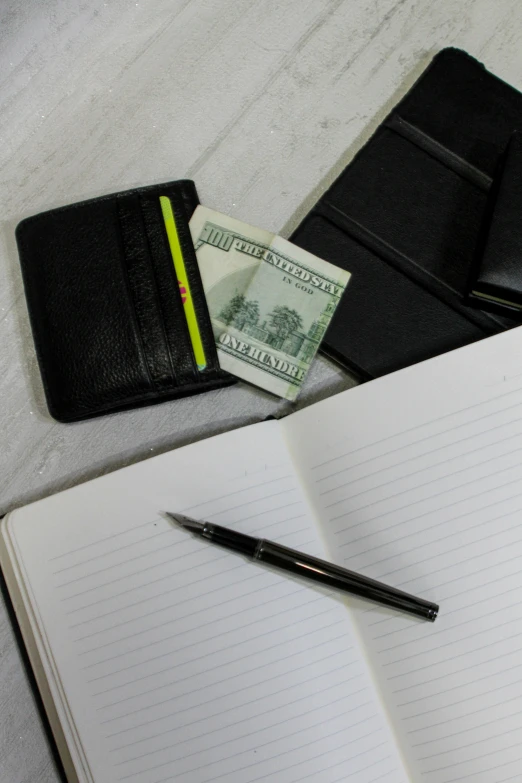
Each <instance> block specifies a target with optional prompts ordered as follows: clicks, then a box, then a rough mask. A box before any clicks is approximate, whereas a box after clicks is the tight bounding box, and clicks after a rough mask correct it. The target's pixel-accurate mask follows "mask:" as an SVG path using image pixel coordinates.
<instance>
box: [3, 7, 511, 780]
mask: <svg viewBox="0 0 522 783" xmlns="http://www.w3.org/2000/svg"><path fill="white" fill-rule="evenodd" d="M521 33H522V5H521V4H520V2H519V0H496V2H495V3H492V2H491V0H439V1H438V2H437V3H434V2H432V1H431V0H285V1H284V2H281V0H263V2H262V3H260V2H256V0H141V2H132V1H130V0H108V2H105V3H104V2H101V1H100V0H40V2H25V3H20V2H19V1H18V0H2V2H1V3H0V204H1V212H0V220H1V226H0V513H3V512H5V511H7V510H9V509H10V508H13V507H15V506H18V505H21V504H23V503H25V502H27V501H28V500H32V499H34V498H37V497H41V496H43V495H45V494H48V493H50V492H52V491H55V490H57V489H60V488H63V487H65V486H68V485H70V484H72V483H76V482H78V481H80V480H83V479H85V478H89V477H91V476H95V475H98V474H100V473H102V472H104V471H107V470H110V469H112V468H114V467H118V466H120V465H123V464H127V463H129V462H133V461H136V460H138V459H141V458H143V457H146V456H147V455H149V454H151V453H157V452H158V451H163V450H166V449H169V448H172V447H173V446H178V445H181V444H183V443H187V442H189V441H191V440H194V439H196V438H200V437H203V436H205V435H209V434H214V433H216V432H220V431H223V430H226V429H229V428H231V427H236V426H239V425H242V424H246V423H248V422H251V421H255V420H257V419H260V418H263V417H264V416H266V415H267V414H269V413H274V412H276V411H280V410H284V409H289V406H288V405H286V404H282V403H279V402H277V401H276V400H274V398H272V397H270V396H269V395H267V394H264V393H263V392H261V391H256V390H254V389H252V388H248V387H246V386H243V385H238V386H237V387H235V388H234V389H225V390H221V391H218V392H213V393H210V394H207V395H203V396H201V397H195V398H190V399H187V400H179V401H176V402H172V403H166V404H164V405H160V406H157V407H152V408H148V409H141V410H138V411H132V412H128V413H122V414H117V415H113V416H109V417H105V418H103V419H99V420H97V421H91V422H86V423H80V424H75V425H62V424H57V423H56V422H53V421H52V420H51V419H50V417H49V415H48V414H47V412H46V408H45V403H44V400H43V393H42V388H41V382H40V379H39V375H38V370H37V367H36V363H35V356H34V350H33V346H32V340H31V335H30V329H29V324H28V319H27V312H26V309H25V304H24V298H23V291H22V283H21V277H20V272H19V268H18V258H17V253H16V247H15V243H14V236H13V231H14V227H15V225H16V223H17V222H18V221H19V220H20V219H21V218H22V217H25V216H26V215H28V214H31V213H33V212H37V211H40V210H42V209H48V208H51V207H53V206H58V205H60V204H65V203H70V202H72V201H75V200H78V199H82V198H89V197H92V196H95V195H99V194H101V193H109V192H111V191H114V190H119V189H122V188H126V187H132V186H134V185H139V184H152V183H154V182H160V181H163V180H169V179H175V178H177V177H186V176H189V177H193V178H194V179H195V181H196V184H197V187H198V190H199V193H200V198H201V200H202V201H203V202H204V203H206V204H208V205H209V206H211V207H214V208H215V209H218V210H221V211H224V212H229V213H230V214H231V215H234V216H236V217H238V218H241V219H244V220H247V221H249V222H252V223H256V224H258V225H260V226H263V227H265V228H268V229H273V230H277V231H281V232H282V233H283V235H288V234H289V233H290V231H291V229H292V228H293V227H294V226H295V225H297V223H298V221H299V219H300V218H301V217H302V216H303V215H304V214H305V213H306V211H307V210H308V209H309V208H310V206H311V205H312V204H313V203H314V201H315V200H316V199H317V198H318V196H319V195H320V193H321V192H322V191H323V190H324V189H325V188H326V187H327V186H328V184H329V183H330V182H331V181H332V180H333V179H334V178H335V176H336V175H337V174H338V173H339V172H340V171H341V169H342V168H343V167H344V165H346V163H347V162H348V161H349V160H350V158H351V157H352V156H353V154H354V153H355V151H356V150H357V149H359V148H360V146H361V145H362V144H363V143H364V141H365V140H366V139H367V138H368V136H369V134H370V133H371V132H372V131H373V130H374V129H375V127H376V125H377V124H378V122H379V121H380V119H382V117H383V116H384V114H385V113H386V112H387V111H388V110H389V109H390V108H391V106H392V105H393V104H394V103H395V102H396V101H397V100H398V99H399V97H400V96H401V95H402V94H404V92H405V91H406V90H407V89H408V87H409V86H411V84H412V83H413V81H414V80H415V78H416V77H417V76H418V75H419V73H420V72H421V71H422V69H423V68H424V67H425V65H426V64H427V62H428V61H429V59H430V58H431V57H432V56H433V54H435V53H436V52H437V51H438V50H439V49H441V48H442V47H444V46H448V45H457V46H459V47H461V48H464V49H466V50H467V51H469V52H470V53H471V54H473V55H474V56H476V57H478V58H479V59H481V60H483V61H484V62H485V64H486V65H487V66H488V67H489V68H490V69H492V70H493V71H494V72H496V73H497V74H498V75H499V76H501V77H502V78H504V79H506V80H507V81H509V82H511V83H512V84H514V85H515V86H517V87H519V88H522V75H521V74H522V49H521V47H520V36H521ZM351 383H352V381H351V379H350V378H349V377H348V375H347V374H346V373H344V372H342V371H341V370H339V369H337V368H335V367H334V366H333V365H332V364H330V363H328V362H327V361H326V360H324V359H319V360H318V361H317V362H316V363H315V364H314V367H313V369H312V372H311V374H310V377H309V379H308V382H307V385H306V389H305V391H304V393H303V395H302V398H301V401H300V405H303V404H308V403H310V402H312V401H314V400H316V399H319V398H321V397H322V396H325V395H327V394H331V393H333V392H335V391H339V390H341V389H343V388H346V387H347V386H349V385H350V384H351ZM57 780H58V776H57V772H56V770H55V768H54V765H53V762H52V760H51V757H50V753H49V749H48V747H47V744H46V740H45V735H44V733H43V730H42V727H41V725H40V723H39V720H38V717H37V712H36V709H35V705H34V702H33V699H32V696H31V692H30V689H29V687H28V684H27V682H26V678H25V675H24V672H23V668H22V666H21V662H20V659H19V654H18V651H17V649H16V646H15V644H14V638H13V633H12V629H11V626H10V623H9V620H8V618H7V615H6V613H5V608H4V606H3V604H0V783H32V782H33V781H35V783H36V782H37V783H56V781H57Z"/></svg>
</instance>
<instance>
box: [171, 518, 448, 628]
mask: <svg viewBox="0 0 522 783" xmlns="http://www.w3.org/2000/svg"><path fill="white" fill-rule="evenodd" d="M166 513H167V516H169V517H170V518H171V519H173V520H174V522H176V523H177V524H178V525H180V526H181V527H183V528H185V529H186V530H190V532H191V533H194V534H195V535H197V536H201V538H206V539H207V540H208V541H211V542H212V543H213V544H218V545H219V546H222V547H225V549H231V550H233V551H234V552H239V553H240V554H242V555H245V556H246V557H248V558H250V559H251V560H259V561H261V562H263V563H267V564H268V565H271V566H275V567H276V568H281V569H282V570H283V571H289V572H290V573H292V574H295V575H296V576H301V577H303V578H305V579H310V580H312V581H313V582H320V583H321V584H323V585H327V586H328V587H332V588H334V589H335V590H342V591H343V592H345V593H351V594H352V595H358V596H360V597H361V598H365V599H367V600H368V601H375V602H376V603H379V604H383V605H384V606H391V607H393V608H394V609H400V610H401V611H403V612H408V613H409V614H413V615H415V616H416V617H422V618H423V619H425V620H431V622H434V620H435V619H436V617H437V614H438V611H439V607H438V606H437V604H433V603H431V602H430V601H425V600H424V599H423V598H417V597H416V596H414V595H410V594H409V593H403V592H402V590H397V589H396V588H395V587H389V586H388V585H384V584H383V583H382V582H377V581H376V580H375V579H370V578H369V577H367V576H362V575H361V574H356V573H355V572H354V571H348V570H347V569H346V568H341V566H338V565H335V564H334V563H328V562H327V561H326V560H319V558H317V557H312V555H306V554H305V553H304V552H297V551H296V550H295V549H289V548H288V547H286V546H282V545H281V544H276V543H274V542H273V541H266V540H265V539H264V538H254V537H253V536H247V535H246V534H245V533H238V532H237V531H236V530H230V529H229V528H227V527H222V526H221V525H214V524H212V523H211V522H199V521H198V520H196V519H191V518H190V517H186V516H184V515H183V514H171V513H170V512H166Z"/></svg>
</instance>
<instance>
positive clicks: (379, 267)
mask: <svg viewBox="0 0 522 783" xmlns="http://www.w3.org/2000/svg"><path fill="white" fill-rule="evenodd" d="M517 128H519V129H520V128H522V95H521V94H520V93H519V92H517V91H516V90H515V89H513V87H510V86H509V85H507V84H505V83H504V82H502V81H501V80H500V79H498V78H497V77H495V76H494V75H493V74H491V73H489V72H488V71H487V70H486V69H485V68H484V66H483V65H481V64H480V63H479V62H477V61H476V60H474V59H473V58H472V57H470V56H469V55H468V54H466V53H465V52H462V51H458V50H455V49H445V50H443V51H442V52H440V53H439V54H437V55H436V57H434V59H433V60H432V62H431V63H430V65H429V67H428V68H427V69H426V70H425V71H424V73H423V74H422V75H421V77H420V78H419V80H418V81H417V82H416V83H415V85H414V86H413V87H412V88H411V90H410V91H409V92H408V94H407V95H406V96H405V97H404V98H403V99H402V100H401V101H400V103H399V104H398V105H397V106H395V108H394V109H393V110H392V111H391V112H390V114H389V115H388V117H387V118H386V119H385V120H384V121H383V122H382V123H381V125H380V126H379V128H378V129H377V130H376V132H375V133H374V135H373V136H372V137H371V139H370V140H369V141H368V142H367V144H366V145H365V146H364V147H363V148H362V149H361V150H360V152H359V153H358V154H357V155H356V156H355V158H354V159H353V160H352V162H351V163H350V164H349V165H348V166H347V167H346V168H345V169H344V171H343V172H342V173H341V174H340V176H339V177H338V179H337V180H336V181H335V182H334V183H333V185H332V186H331V187H330V188H329V189H328V190H327V192H326V193H325V194H324V195H323V196H322V197H321V199H320V200H319V202H318V203H317V204H316V205H315V207H313V209H312V210H311V211H310V213H309V214H308V215H307V216H306V217H305V218H304V220H303V221H302V223H301V224H300V226H298V228H297V229H296V231H295V233H294V234H293V236H292V237H290V239H291V241H292V242H294V243H295V244H297V245H299V246H300V247H303V248H304V249H305V250H308V251H310V252H311V253H315V255H317V256H319V257H320V258H324V259H325V261H329V262H330V263H332V264H336V265H337V266H340V267H342V268H343V269H347V270H348V271H350V272H351V273H352V278H351V280H350V285H349V286H348V288H347V290H346V292H345V294H344V295H343V298H342V300H341V302H340V304H339V307H338V308H337V310H336V311H335V314H334V316H333V318H332V321H331V324H330V327H329V329H328V331H327V332H326V335H325V338H324V341H323V344H322V346H321V350H322V351H324V352H325V353H327V354H328V355H329V356H331V357H333V358H334V359H336V360H337V361H338V362H340V363H342V364H344V365H345V366H347V367H348V368H349V369H351V370H352V371H354V372H355V373H356V374H357V375H359V376H360V377H361V378H362V379H369V378H374V377H377V376H380V375H384V374H386V373H388V372H392V371H393V370H397V369H400V368H401V367H406V366H408V365H410V364H414V363H415V362H418V361H421V360H423V359H428V358H430V357H431V356H436V355H437V354H440V353H444V352H445V351H449V350H452V349H454V348H458V347H460V346H461V345H466V344H467V343H471V342H473V341H475V340H479V339H481V338H483V337H487V336H488V335H491V334H495V333H496V332H500V331H502V330H503V329H506V328H508V327H510V326H513V325H514V321H512V320H511V319H510V318H506V317H504V316H503V315H500V314H498V313H490V312H487V313H486V312H483V311H482V310H477V309H474V308H472V307H470V306H469V304H468V302H467V293H468V284H469V276H470V270H471V268H472V264H473V260H474V257H475V252H476V250H475V249H476V246H477V242H478V241H479V234H480V232H481V226H482V223H483V218H484V215H485V212H486V202H487V199H488V192H489V190H490V187H491V182H492V178H493V174H494V172H495V168H496V164H497V160H498V158H499V156H500V155H501V153H502V152H503V150H504V149H505V147H506V145H507V143H508V141H509V138H510V136H511V134H512V133H513V131H514V130H516V129H517ZM520 207H521V205H520V203H519V202H517V203H516V204H515V203H513V204H512V209H513V210H516V209H518V210H520Z"/></svg>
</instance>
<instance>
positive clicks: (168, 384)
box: [118, 197, 176, 391]
mask: <svg viewBox="0 0 522 783" xmlns="http://www.w3.org/2000/svg"><path fill="white" fill-rule="evenodd" d="M123 201H124V199H122V198H120V197H118V202H119V203H118V208H119V209H118V217H119V229H120V234H122V242H123V247H124V254H123V256H124V258H125V261H126V263H127V264H128V260H127V258H128V257H127V253H126V248H125V240H124V238H123V233H122V232H123V229H122V224H121V211H120V210H121V208H122V206H123ZM138 212H139V219H140V220H141V221H142V238H144V242H145V243H146V247H147V259H146V260H145V261H144V264H145V265H146V266H147V267H148V268H149V270H150V272H151V279H152V284H153V287H154V299H155V302H156V310H157V313H158V318H157V320H158V323H159V328H160V331H161V334H162V337H163V344H164V347H165V349H166V352H167V356H168V362H169V365H170V378H169V379H168V380H167V381H162V380H161V378H156V374H155V373H154V372H153V370H152V369H151V365H150V364H149V361H150V362H152V363H153V366H154V357H152V356H151V357H149V355H148V352H147V351H146V350H145V343H144V337H143V332H142V329H141V324H140V321H139V318H138V316H137V313H136V320H137V321H138V326H139V331H140V336H141V340H140V345H141V346H142V347H143V353H144V357H145V360H146V362H147V365H148V367H149V370H150V376H151V380H152V385H153V386H154V388H155V389H157V390H158V391H159V390H161V389H164V388H176V382H175V373H174V370H173V366H172V357H171V355H170V347H169V344H168V340H167V335H166V332H165V325H164V323H163V318H162V310H161V307H160V302H159V295H158V286H157V280H156V275H155V271H154V266H153V264H152V260H151V249H150V243H149V241H148V235H147V230H146V226H145V222H144V220H143V213H142V210H141V208H140V206H139V205H138ZM126 274H127V278H128V269H126ZM128 287H129V291H130V297H131V301H132V303H133V307H134V310H135V311H136V301H135V298H134V293H133V286H132V284H131V282H130V278H128Z"/></svg>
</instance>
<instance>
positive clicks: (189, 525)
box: [164, 511, 204, 532]
mask: <svg viewBox="0 0 522 783" xmlns="http://www.w3.org/2000/svg"><path fill="white" fill-rule="evenodd" d="M164 514H165V516H167V517H168V518H169V519H170V520H171V521H172V522H175V523H176V524H177V525H179V526H180V527H183V528H185V529H187V530H193V531H194V532H196V531H199V530H203V528H204V524H203V522H198V521H197V520H196V519H192V517H186V516H185V515H184V514H173V513H172V512H171V511H165V512H164Z"/></svg>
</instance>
